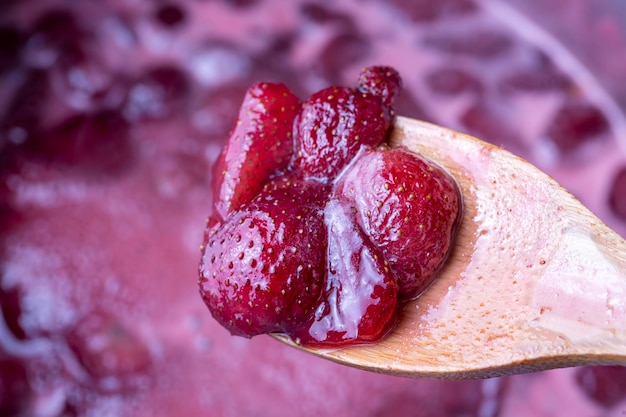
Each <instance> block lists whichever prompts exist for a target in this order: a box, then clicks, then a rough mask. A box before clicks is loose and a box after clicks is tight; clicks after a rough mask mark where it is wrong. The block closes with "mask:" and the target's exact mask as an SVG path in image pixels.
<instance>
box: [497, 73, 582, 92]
mask: <svg viewBox="0 0 626 417" xmlns="http://www.w3.org/2000/svg"><path fill="white" fill-rule="evenodd" d="M570 86H571V81H570V80H569V78H567V76H565V75H564V74H561V73H558V72H556V71H555V70H550V69H530V70H525V71H524V70H520V71H518V72H515V73H513V74H511V75H510V76H508V77H506V78H505V79H504V80H502V82H501V87H502V88H503V90H504V91H513V92H516V91H520V92H528V93H543V92H550V91H564V90H566V89H568V88H569V87H570Z"/></svg>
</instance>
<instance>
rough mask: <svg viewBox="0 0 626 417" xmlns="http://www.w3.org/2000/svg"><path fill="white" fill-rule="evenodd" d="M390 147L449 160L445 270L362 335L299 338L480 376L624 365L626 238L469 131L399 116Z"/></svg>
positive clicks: (447, 375)
mask: <svg viewBox="0 0 626 417" xmlns="http://www.w3.org/2000/svg"><path fill="white" fill-rule="evenodd" d="M390 143H391V145H392V146H405V147H407V148H408V149H410V150H412V151H414V152H417V153H420V154H422V155H424V156H426V157H427V158H430V159H431V160H433V161H435V162H436V163H438V164H440V165H441V166H443V167H444V168H445V169H447V170H448V171H449V172H450V173H451V174H452V175H453V176H454V177H455V178H456V179H457V181H458V183H459V185H460V188H461V192H462V194H463V199H464V215H463V220H462V223H461V226H460V229H459V232H458V235H457V238H456V242H455V246H454V248H453V250H452V253H451V255H450V258H449V260H448V261H447V263H446V265H445V267H444V269H443V270H442V271H441V273H440V275H439V276H438V277H437V279H436V280H435V282H434V283H433V285H432V286H431V287H429V288H428V289H427V290H426V291H425V292H424V293H423V294H422V295H421V296H420V297H419V298H417V299H415V300H412V301H409V302H407V303H405V304H404V305H403V307H402V310H401V312H400V320H399V323H398V326H397V327H396V328H395V329H394V330H393V332H392V333H391V334H389V335H388V337H386V338H385V339H384V340H382V341H380V342H377V343H375V344H371V345H364V346H351V347H346V348H340V349H333V350H326V349H318V348H307V347H302V346H298V345H296V344H295V343H293V342H292V341H290V340H289V339H288V338H287V337H285V336H280V335H277V336H275V337H276V338H278V339H279V340H281V341H283V342H285V343H288V344H290V345H292V346H294V347H297V348H299V349H303V350H305V351H308V352H310V353H313V354H315V355H318V356H321V357H324V358H326V359H330V360H333V361H335V362H339V363H341V364H344V365H349V366H354V367H358V368H362V369H365V370H369V371H374V372H379V373H386V374H393V375H401V376H409V377H434V378H442V379H470V378H487V377H492V376H498V375H507V374H516V373H526V372H533V371H539V370H545V369H552V368H561V367H570V366H581V365H609V364H618V365H626V241H624V239H623V238H621V237H620V236H619V235H618V234H617V233H616V232H614V231H613V230H611V229H610V228H609V227H607V226H606V225H605V224H604V223H603V222H602V221H601V220H599V219H598V218H597V217H596V216H595V215H593V214H592V213H591V212H590V211H589V210H588V209H587V208H585V207H584V206H583V205H582V204H581V203H580V202H579V201H578V200H576V199H575V198H574V197H573V196H572V195H571V194H570V193H569V192H567V191H566V190H564V189H563V188H562V187H561V186H560V185H559V184H557V183H556V181H554V180H553V179H552V178H550V177H549V176H547V175H546V174H544V173H543V172H541V171H540V170H539V169H537V168H536V167H534V166H533V165H531V164H530V163H528V162H526V161H524V160H523V159H521V158H519V157H517V156H515V155H513V154H511V153H509V152H507V151H505V150H503V149H501V148H498V147H496V146H494V145H491V144H489V143H486V142H483V141H481V140H479V139H476V138H474V137H471V136H468V135H465V134H462V133H458V132H455V131H452V130H449V129H445V128H442V127H440V126H436V125H433V124H429V123H425V122H421V121H417V120H413V119H408V118H404V117H398V118H397V119H396V122H395V125H394V128H393V130H392V132H391V138H390Z"/></svg>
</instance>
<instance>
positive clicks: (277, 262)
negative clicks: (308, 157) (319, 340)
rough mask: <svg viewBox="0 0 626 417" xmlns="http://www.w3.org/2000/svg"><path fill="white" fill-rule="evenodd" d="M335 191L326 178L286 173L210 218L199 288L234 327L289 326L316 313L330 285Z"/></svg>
mask: <svg viewBox="0 0 626 417" xmlns="http://www.w3.org/2000/svg"><path fill="white" fill-rule="evenodd" d="M328 194H329V189H328V188H327V186H324V185H322V184H321V183H319V182H315V181H306V180H304V181H303V180H299V179H295V178H292V177H288V176H282V177H280V178H279V179H276V180H274V181H272V182H270V183H269V184H267V185H266V186H265V187H264V189H263V191H261V193H260V194H258V196H257V197H255V198H254V199H253V200H252V201H251V202H250V203H248V204H245V205H243V206H241V207H240V208H239V210H237V211H235V212H233V213H232V214H231V215H230V216H229V217H228V218H227V219H226V220H225V222H223V224H219V223H217V222H215V221H213V222H212V224H210V225H209V228H208V230H209V231H208V233H207V237H206V241H205V243H204V245H203V254H202V261H201V264H200V282H199V285H200V293H201V295H202V298H203V299H204V302H205V303H206V304H207V306H208V307H209V309H210V310H211V313H212V314H213V316H214V317H215V319H216V320H217V321H218V322H220V323H221V324H222V325H223V326H224V327H226V328H227V329H228V330H229V331H230V332H231V333H232V334H234V335H240V336H254V335H257V334H262V333H269V332H277V331H283V332H284V331H288V330H289V329H290V328H291V327H293V326H295V325H296V324H298V323H300V322H302V321H304V320H306V319H307V318H308V317H309V315H310V314H311V313H312V309H313V308H314V307H315V306H316V305H317V303H318V301H319V297H320V294H321V291H322V288H323V285H324V284H323V282H324V258H325V246H326V231H325V229H324V224H323V218H322V210H323V207H324V203H325V202H326V201H327V199H328Z"/></svg>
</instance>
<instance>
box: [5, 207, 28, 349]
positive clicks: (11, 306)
mask: <svg viewBox="0 0 626 417" xmlns="http://www.w3.org/2000/svg"><path fill="white" fill-rule="evenodd" d="M0 221H2V219H0ZM0 311H2V317H3V318H4V322H5V324H6V326H7V327H8V329H9V330H10V331H11V333H12V334H13V336H14V337H15V338H16V339H19V340H24V339H26V332H25V331H24V328H23V327H22V324H21V323H20V319H21V316H22V290H21V288H20V287H18V286H14V287H12V288H2V286H1V283H0Z"/></svg>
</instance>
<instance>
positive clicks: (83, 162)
mask: <svg viewBox="0 0 626 417" xmlns="http://www.w3.org/2000/svg"><path fill="white" fill-rule="evenodd" d="M32 147H33V151H34V152H36V153H37V154H39V155H40V156H41V157H42V158H45V159H46V160H48V161H50V162H53V163H59V164H65V165H68V166H74V167H79V168H83V169H84V170H85V171H92V172H108V173H111V172H117V171H120V170H121V169H123V168H125V167H126V166H127V165H128V163H129V162H130V158H131V156H132V147H131V143H130V125H129V124H128V122H127V121H126V120H125V119H124V118H123V117H122V116H121V115H120V114H119V113H117V112H115V111H113V110H102V111H99V112H97V113H94V114H79V115H76V116H73V117H72V118H70V119H68V120H66V121H65V122H63V123H61V124H60V125H58V126H56V127H54V128H53V129H51V130H50V131H49V132H47V133H46V134H44V135H41V136H40V137H38V138H37V140H36V141H33V142H32Z"/></svg>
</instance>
